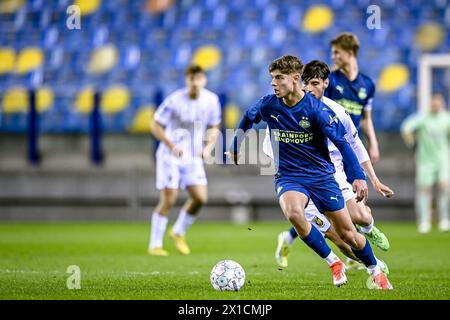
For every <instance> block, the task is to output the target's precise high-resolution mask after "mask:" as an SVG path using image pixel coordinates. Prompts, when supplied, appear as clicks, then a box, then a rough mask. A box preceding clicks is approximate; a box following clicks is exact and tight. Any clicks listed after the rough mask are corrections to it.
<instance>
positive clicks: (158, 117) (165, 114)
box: [154, 96, 173, 126]
mask: <svg viewBox="0 0 450 320" xmlns="http://www.w3.org/2000/svg"><path fill="white" fill-rule="evenodd" d="M172 112H173V106H172V98H171V97H170V96H169V97H167V98H166V99H164V101H163V102H162V103H161V104H160V105H159V107H158V109H157V110H156V111H155V114H154V119H155V121H156V122H158V123H160V124H162V125H163V126H167V125H168V124H169V122H170V117H171V116H172Z"/></svg>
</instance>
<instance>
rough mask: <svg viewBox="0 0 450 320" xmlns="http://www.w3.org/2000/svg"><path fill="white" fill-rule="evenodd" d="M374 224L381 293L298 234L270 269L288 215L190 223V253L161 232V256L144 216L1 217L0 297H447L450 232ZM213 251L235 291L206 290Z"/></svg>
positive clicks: (449, 289)
mask: <svg viewBox="0 0 450 320" xmlns="http://www.w3.org/2000/svg"><path fill="white" fill-rule="evenodd" d="M378 226H379V227H380V228H381V229H382V230H383V231H384V232H385V233H386V234H387V235H388V236H389V239H390V243H391V249H390V250H389V251H388V252H381V251H380V250H378V249H376V248H375V249H374V251H375V253H376V254H377V255H378V256H379V257H381V258H382V259H384V260H385V261H386V262H387V263H388V265H389V267H390V271H391V275H390V280H391V282H392V284H393V285H394V290H393V291H390V292H381V291H377V290H372V291H371V290H368V289H366V287H365V281H366V279H367V277H368V275H367V273H366V272H365V271H356V270H355V271H353V270H351V271H348V273H347V276H348V283H347V285H345V286H343V287H341V288H335V287H333V285H332V281H331V273H330V271H329V269H328V268H327V266H326V264H325V263H324V262H323V261H322V260H321V259H320V258H319V257H317V256H316V255H315V253H314V252H312V251H311V250H310V249H309V248H307V247H306V246H305V245H304V244H303V243H302V242H301V241H298V242H297V243H296V244H295V247H294V248H293V252H292V255H291V258H290V261H289V263H290V265H289V267H288V268H287V269H284V270H282V271H281V270H279V268H278V267H277V265H276V263H275V260H274V250H275V247H276V238H277V234H278V232H279V231H281V230H283V229H287V228H288V224H287V223H281V222H279V223H278V222H261V223H250V224H248V225H233V224H230V223H225V222H223V223H209V222H198V223H197V224H195V225H193V226H192V228H191V229H190V230H189V233H188V241H189V244H190V246H191V249H192V254H191V255H189V256H182V255H180V254H179V253H177V252H176V250H175V248H174V246H173V243H172V241H171V239H170V238H169V237H168V236H167V235H166V238H165V246H166V249H168V251H169V252H170V256H168V257H151V256H148V255H147V253H146V247H147V243H148V237H149V225H148V224H146V223H123V222H84V223H80V222H72V223H68V222H65V223H1V224H0V256H1V259H0V299H205V300H210V299H225V300H233V299H251V300H261V299H450V233H439V232H437V231H433V232H432V233H431V234H428V235H419V234H417V233H416V229H415V225H414V224H412V223H379V224H378ZM333 249H334V250H335V252H336V253H338V254H339V255H340V256H342V255H341V254H340V252H339V251H338V250H337V249H336V248H334V247H333ZM222 259H233V260H236V261H237V262H239V263H240V264H241V265H242V266H243V267H244V269H245V272H246V284H245V286H244V287H243V288H242V289H241V291H239V292H216V291H214V290H213V288H212V286H211V284H210V282H209V273H210V271H211V268H212V267H213V265H214V264H215V263H216V262H217V261H219V260H222ZM69 265H77V266H79V267H80V270H81V288H80V289H79V290H69V289H68V288H67V286H66V281H67V278H68V277H69V276H70V274H68V273H66V270H67V267H68V266H69Z"/></svg>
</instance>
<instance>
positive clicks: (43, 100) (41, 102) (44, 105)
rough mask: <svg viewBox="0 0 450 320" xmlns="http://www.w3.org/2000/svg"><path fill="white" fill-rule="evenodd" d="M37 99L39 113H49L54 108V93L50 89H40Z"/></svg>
mask: <svg viewBox="0 0 450 320" xmlns="http://www.w3.org/2000/svg"><path fill="white" fill-rule="evenodd" d="M36 97H37V110H38V111H39V112H44V111H47V110H48V109H50V108H51V107H52V106H53V91H52V89H51V88H50V87H47V86H46V87H42V88H39V89H38V91H37V94H36Z"/></svg>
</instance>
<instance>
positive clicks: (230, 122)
mask: <svg viewBox="0 0 450 320" xmlns="http://www.w3.org/2000/svg"><path fill="white" fill-rule="evenodd" d="M224 113H225V127H226V128H236V126H237V123H238V121H239V119H240V117H241V111H240V109H239V108H238V107H237V106H236V105H235V104H228V105H227V106H226V107H225V111H224Z"/></svg>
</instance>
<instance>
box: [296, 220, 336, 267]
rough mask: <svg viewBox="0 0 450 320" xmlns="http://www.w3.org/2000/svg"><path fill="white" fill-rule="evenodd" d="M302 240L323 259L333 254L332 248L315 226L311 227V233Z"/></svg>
mask: <svg viewBox="0 0 450 320" xmlns="http://www.w3.org/2000/svg"><path fill="white" fill-rule="evenodd" d="M301 239H302V240H303V242H304V243H306V244H307V245H308V247H310V248H311V249H313V250H314V251H315V252H316V253H317V254H318V255H319V256H320V257H321V258H323V259H325V258H326V257H328V255H329V254H330V253H331V248H330V247H329V246H328V244H327V243H326V241H325V238H324V237H323V236H322V234H321V233H320V231H319V230H317V229H316V228H315V227H314V226H313V225H311V232H310V233H309V234H308V235H307V236H306V237H305V238H301Z"/></svg>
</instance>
